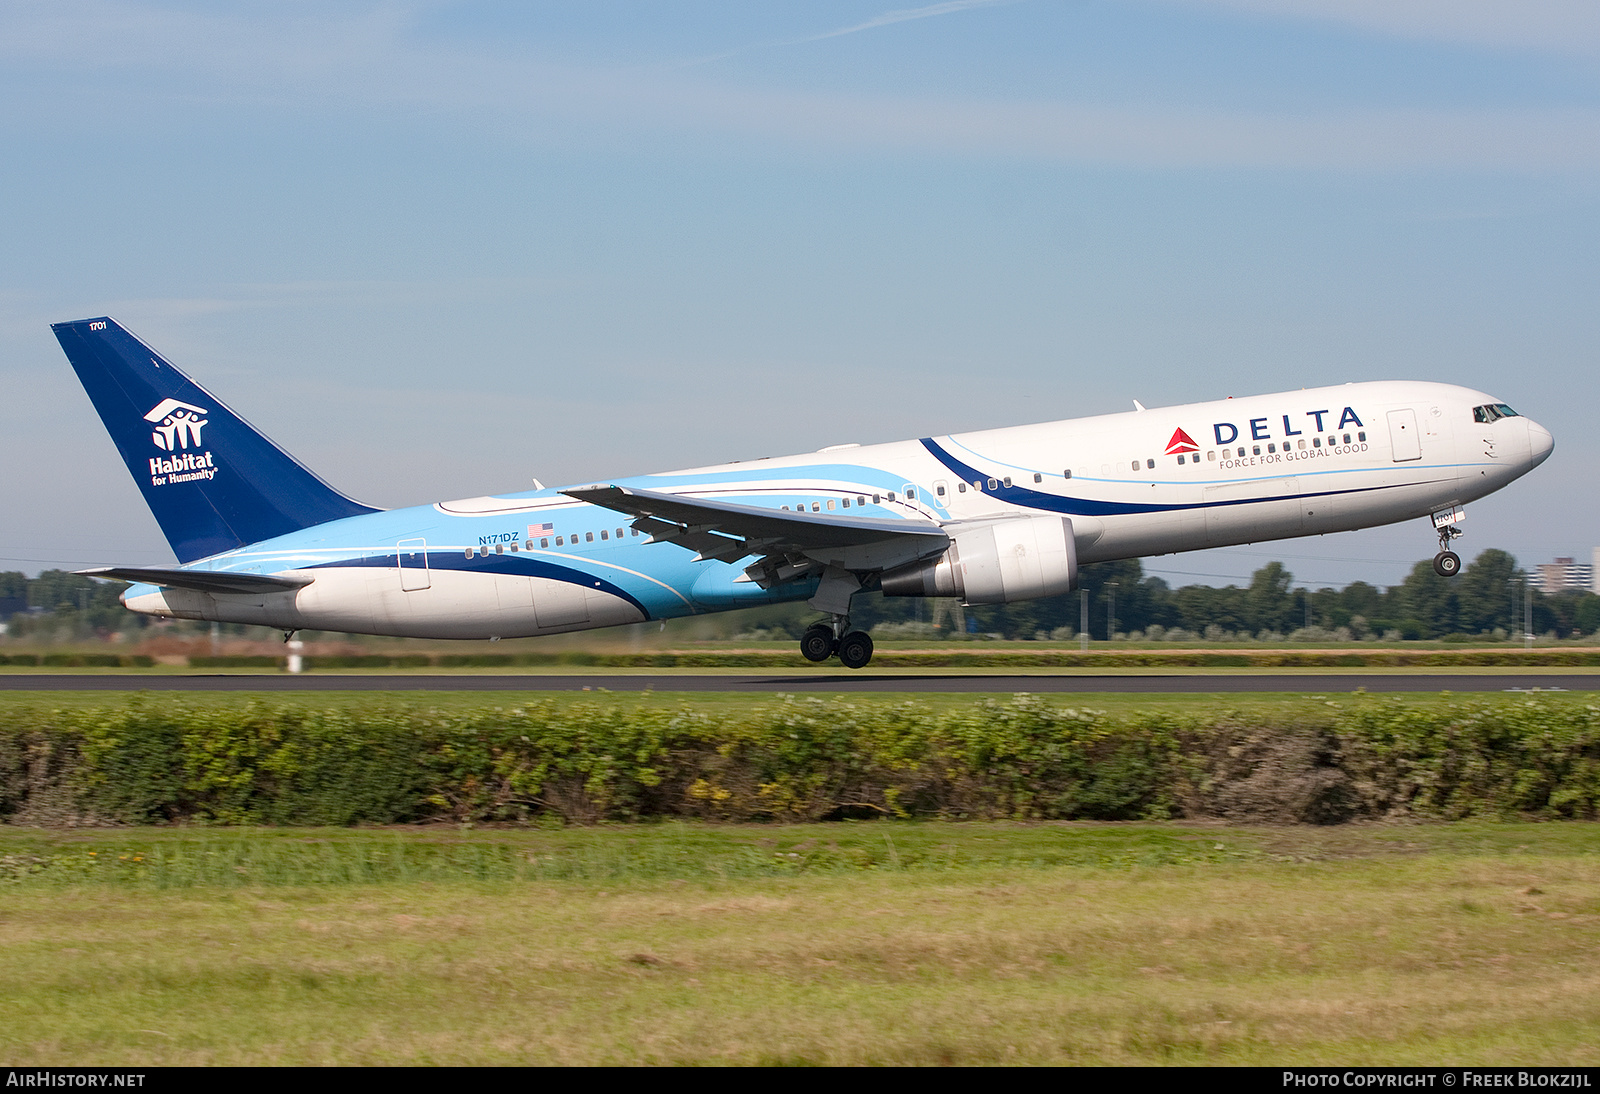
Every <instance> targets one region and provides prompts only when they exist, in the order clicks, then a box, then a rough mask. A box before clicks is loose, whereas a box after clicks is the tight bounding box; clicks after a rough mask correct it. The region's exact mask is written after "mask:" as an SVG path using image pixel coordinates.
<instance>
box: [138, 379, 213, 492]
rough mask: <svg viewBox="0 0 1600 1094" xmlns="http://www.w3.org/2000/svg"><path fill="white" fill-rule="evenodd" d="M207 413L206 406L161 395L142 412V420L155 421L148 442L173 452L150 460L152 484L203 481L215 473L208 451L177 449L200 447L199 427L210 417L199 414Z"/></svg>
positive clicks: (208, 412)
mask: <svg viewBox="0 0 1600 1094" xmlns="http://www.w3.org/2000/svg"><path fill="white" fill-rule="evenodd" d="M210 413H211V411H209V410H207V409H206V408H205V407H203V406H195V405H194V404H193V403H183V402H179V401H178V400H177V399H162V400H161V402H159V403H157V404H156V406H155V407H154V408H153V409H152V410H151V411H150V413H148V414H146V415H145V416H144V420H145V421H147V422H152V423H154V424H155V429H154V430H153V431H152V432H151V434H150V440H151V443H153V444H154V445H155V446H156V447H157V448H159V449H161V450H162V451H164V452H172V453H174V455H173V456H171V457H169V458H168V459H152V460H151V461H150V485H151V486H166V485H167V484H168V483H175V482H194V481H196V480H202V481H203V480H209V479H211V478H213V477H215V475H216V473H217V470H216V464H215V463H213V462H212V459H211V453H210V452H187V451H183V452H180V451H179V450H180V449H188V448H191V447H192V448H199V447H200V431H201V430H202V429H204V428H205V427H206V425H207V424H209V422H210V419H208V418H204V417H202V415H205V414H210Z"/></svg>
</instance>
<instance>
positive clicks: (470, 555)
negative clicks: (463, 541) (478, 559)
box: [467, 547, 472, 558]
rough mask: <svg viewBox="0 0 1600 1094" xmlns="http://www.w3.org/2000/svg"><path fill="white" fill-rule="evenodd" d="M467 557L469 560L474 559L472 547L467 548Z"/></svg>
mask: <svg viewBox="0 0 1600 1094" xmlns="http://www.w3.org/2000/svg"><path fill="white" fill-rule="evenodd" d="M467 557H468V558H471V557H472V548H471V547H468V548H467Z"/></svg>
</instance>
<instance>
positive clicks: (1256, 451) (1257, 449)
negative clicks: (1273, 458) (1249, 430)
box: [1250, 444, 1261, 456]
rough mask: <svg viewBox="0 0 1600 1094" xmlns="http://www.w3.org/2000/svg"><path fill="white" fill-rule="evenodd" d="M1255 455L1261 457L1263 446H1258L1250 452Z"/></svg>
mask: <svg viewBox="0 0 1600 1094" xmlns="http://www.w3.org/2000/svg"><path fill="white" fill-rule="evenodd" d="M1250 451H1251V452H1252V453H1253V454H1254V455H1257V456H1259V455H1261V446H1260V445H1259V444H1258V445H1256V446H1255V447H1254V448H1252V449H1251V450H1250Z"/></svg>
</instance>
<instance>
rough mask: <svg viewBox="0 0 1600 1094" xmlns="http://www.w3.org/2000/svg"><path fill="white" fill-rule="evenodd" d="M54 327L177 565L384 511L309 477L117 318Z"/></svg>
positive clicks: (312, 475)
mask: <svg viewBox="0 0 1600 1094" xmlns="http://www.w3.org/2000/svg"><path fill="white" fill-rule="evenodd" d="M50 329H51V330H53V331H55V335H56V339H57V340H58V341H60V343H61V348H62V349H63V350H65V351H66V353H67V360H69V361H71V362H72V367H73V369H74V370H75V371H76V372H77V373H78V379H79V380H80V381H82V383H83V387H84V390H85V391H87V392H88V393H89V399H90V400H91V401H92V402H93V403H94V408H95V410H97V411H99V412H100V420H101V421H103V422H105V424H106V429H107V430H109V431H110V433H111V439H112V440H113V441H115V442H116V445H117V450H118V451H119V452H121V453H122V460H123V462H124V463H126V464H127V465H128V470H129V471H130V472H132V474H133V480H134V481H135V482H137V483H138V484H139V489H140V490H142V491H143V492H144V500H145V501H146V502H147V503H148V504H149V506H150V511H151V512H152V513H154V514H155V517H156V521H157V523H159V524H160V525H161V531H162V532H163V533H165V534H166V537H167V542H168V543H170V544H172V550H173V551H174V552H175V553H176V554H177V556H178V561H179V562H193V561H194V560H195V559H198V558H205V557H206V556H208V555H214V554H217V553H218V552H220V551H230V550H233V549H234V548H236V547H243V546H245V545H246V544H250V543H259V542H260V541H261V540H264V539H271V538H272V537H274V536H281V535H284V534H285V533H288V532H294V531H298V530H299V529H301V528H309V527H311V526H312V525H315V524H323V523H326V522H327V521H330V520H338V519H340V518H341V517H353V516H358V515H360V514H362V513H376V512H378V510H376V509H373V508H371V507H369V506H365V505H362V504H361V503H359V502H355V501H351V500H350V499H349V498H347V497H345V496H344V495H343V494H341V493H339V492H338V491H337V490H335V489H333V487H331V486H329V485H328V484H327V483H325V482H323V481H322V480H321V479H319V478H317V476H316V475H314V474H312V473H311V472H310V471H308V470H306V468H305V467H303V466H302V465H301V464H300V462H299V461H298V460H296V459H295V458H294V457H293V456H291V455H289V454H288V453H287V452H285V451H284V450H283V449H281V448H279V447H278V446H277V445H275V444H273V443H272V442H271V441H269V440H267V438H266V437H264V436H262V435H261V434H260V433H258V432H257V431H256V430H255V429H254V428H253V427H252V426H251V425H250V424H249V423H247V422H246V421H245V420H244V419H243V418H240V417H239V416H238V415H237V414H235V413H234V412H233V411H231V410H229V409H228V408H227V406H225V405H224V404H223V403H222V401H221V400H219V399H217V398H216V397H215V396H214V395H212V394H211V393H210V392H208V391H206V389H205V388H203V387H201V386H200V385H199V384H196V383H195V382H194V381H193V380H191V379H189V378H188V377H187V376H185V375H184V374H183V373H181V372H179V371H178V370H177V369H175V368H173V367H172V365H171V364H170V363H168V362H167V360H166V359H165V358H164V357H162V356H161V355H160V354H158V353H156V352H155V350H153V349H151V348H150V347H149V346H146V345H145V344H144V343H143V342H141V341H139V339H137V338H135V337H134V336H133V335H132V334H129V333H128V332H127V331H126V330H124V329H123V328H122V326H121V325H120V324H119V323H117V321H116V320H114V319H80V320H77V321H75V322H72V323H56V324H53V325H52V326H51V328H50Z"/></svg>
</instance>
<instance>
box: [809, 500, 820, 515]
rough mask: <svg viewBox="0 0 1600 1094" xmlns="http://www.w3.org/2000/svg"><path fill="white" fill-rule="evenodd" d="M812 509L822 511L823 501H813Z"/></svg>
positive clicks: (814, 511) (815, 511)
mask: <svg viewBox="0 0 1600 1094" xmlns="http://www.w3.org/2000/svg"><path fill="white" fill-rule="evenodd" d="M811 511H812V512H813V513H820V512H822V503H821V502H817V501H814V502H812V503H811Z"/></svg>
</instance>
